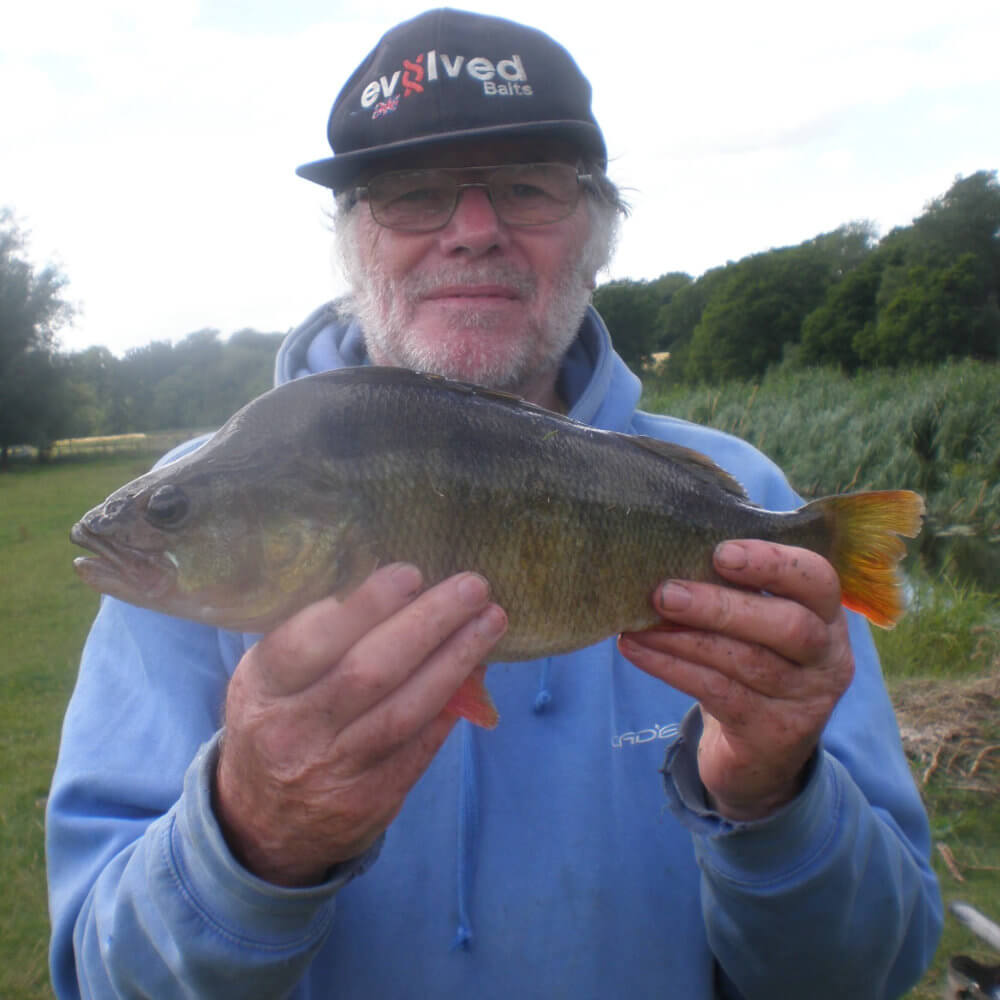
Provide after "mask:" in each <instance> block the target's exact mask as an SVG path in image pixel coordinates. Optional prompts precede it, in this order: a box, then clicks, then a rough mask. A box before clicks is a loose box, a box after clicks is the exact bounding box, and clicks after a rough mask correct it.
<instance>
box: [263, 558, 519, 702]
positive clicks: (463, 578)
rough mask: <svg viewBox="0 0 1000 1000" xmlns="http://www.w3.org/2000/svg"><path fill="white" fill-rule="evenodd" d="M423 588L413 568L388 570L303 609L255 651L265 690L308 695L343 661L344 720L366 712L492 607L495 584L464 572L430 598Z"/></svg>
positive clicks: (492, 620)
mask: <svg viewBox="0 0 1000 1000" xmlns="http://www.w3.org/2000/svg"><path fill="white" fill-rule="evenodd" d="M421 583H422V580H421V576H420V572H419V570H417V568H416V567H414V566H410V565H408V564H396V565H393V566H386V567H384V568H383V569H380V570H378V571H377V572H375V573H373V574H372V576H370V577H369V578H368V579H367V580H366V581H365V582H364V583H363V584H362V585H361V586H360V587H358V589H357V590H356V591H354V592H353V593H352V594H351V595H350V596H349V597H348V598H347V599H346V600H344V601H342V602H341V601H338V600H337V599H336V598H327V599H326V600H323V601H319V602H318V603H316V604H313V605H311V606H310V607H308V608H306V609H304V610H303V611H302V612H300V613H299V614H298V615H295V616H294V617H293V618H291V619H289V620H288V621H287V622H285V623H284V624H283V625H281V626H279V627H278V628H277V629H275V630H274V631H273V632H272V633H270V635H267V636H265V637H264V638H263V639H262V640H261V641H260V642H259V643H258V644H257V646H255V647H254V649H253V650H252V651H251V652H252V654H253V662H254V668H255V671H256V673H257V674H258V675H259V678H260V681H261V684H262V689H263V690H264V691H266V693H267V694H268V695H270V696H271V697H282V696H287V695H291V694H295V693H298V692H303V691H306V689H308V688H310V687H311V686H312V685H314V684H316V683H317V682H320V681H325V680H327V679H328V677H329V674H330V670H331V667H332V666H333V665H334V664H337V671H336V675H337V685H338V689H342V690H340V691H339V693H340V695H341V699H340V705H339V707H340V711H338V715H339V716H340V717H341V718H347V719H349V718H352V717H354V716H355V715H357V714H359V713H361V712H364V711H365V710H367V709H368V708H369V707H371V706H372V705H373V704H375V703H376V702H378V701H379V700H381V698H382V697H384V696H385V694H386V693H388V692H389V691H391V690H393V689H394V688H396V687H397V686H398V685H399V684H400V683H401V682H402V681H403V680H404V679H405V677H406V676H407V675H408V674H409V673H410V672H411V671H412V670H413V669H414V668H415V667H416V666H418V665H419V664H420V663H421V662H422V660H423V659H424V657H425V656H426V655H427V654H428V653H429V652H430V651H431V650H433V649H435V648H436V647H437V646H439V645H440V644H441V643H442V642H443V641H444V640H445V639H446V638H447V637H448V636H449V635H450V634H451V633H452V632H454V631H455V630H456V629H458V628H459V627H460V626H462V625H464V624H466V623H467V622H469V621H470V620H471V619H472V618H473V617H474V616H476V615H478V614H480V613H482V612H484V611H486V610H487V604H488V600H489V585H488V584H487V582H486V581H485V580H484V579H483V578H482V577H481V576H479V575H478V574H475V573H462V574H459V575H457V576H455V577H452V578H450V579H448V580H445V581H443V582H442V583H440V584H438V585H437V586H436V587H433V588H431V589H430V590H428V591H426V592H425V593H421V592H420V591H421ZM498 613H499V614H500V616H501V617H502V612H500V611H499V608H495V606H494V610H493V611H490V612H489V613H488V614H487V615H486V618H487V621H488V622H489V623H491V624H493V625H494V626H497V624H498V620H497V616H498ZM494 630H495V628H494ZM489 631H490V630H489V629H488V628H487V629H486V632H487V633H488V632H489ZM496 638H499V635H497V636H496ZM484 655H485V654H484ZM467 672H468V670H466V673H467ZM460 682H461V678H459V679H458V681H456V683H460Z"/></svg>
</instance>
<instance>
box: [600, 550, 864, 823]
mask: <svg viewBox="0 0 1000 1000" xmlns="http://www.w3.org/2000/svg"><path fill="white" fill-rule="evenodd" d="M715 567H716V570H717V571H718V572H719V574H720V575H721V576H723V577H725V578H726V579H727V580H731V581H732V582H733V583H734V584H736V585H737V586H739V587H741V588H748V589H741V590H734V589H730V588H728V587H722V586H716V585H713V584H706V583H690V582H684V581H667V583H666V584H664V585H663V587H661V588H660V589H659V590H657V592H656V594H655V595H654V606H655V607H656V609H657V611H659V612H660V614H662V615H663V617H664V619H665V623H664V625H663V626H654V627H653V628H651V629H648V630H646V631H644V632H635V633H629V634H627V635H623V636H622V637H621V639H620V641H619V644H620V648H621V651H622V653H623V654H624V655H625V656H626V657H627V658H628V659H629V660H631V661H632V662H633V663H634V664H635V665H636V666H638V667H640V668H641V669H642V670H645V671H646V672H647V673H648V674H651V675H652V676H654V677H658V678H660V680H663V681H665V682H666V683H667V684H670V685H671V686H672V687H675V688H678V689H679V690H681V691H685V692H687V693H688V694H689V695H691V696H692V697H693V698H697V699H698V701H699V702H700V703H701V709H702V715H703V718H704V730H703V732H702V737H701V743H700V745H699V747H698V770H699V773H700V775H701V780H702V784H704V786H705V788H706V790H707V791H708V794H709V797H710V800H711V804H712V806H713V808H714V809H716V810H717V811H718V812H719V813H720V814H721V815H723V816H726V817H728V818H729V819H734V820H752V819H760V818H763V817H764V816H767V815H769V814H770V813H772V812H774V811H775V810H777V809H778V808H780V807H781V806H782V805H784V804H785V803H786V802H788V801H790V800H791V799H792V798H793V797H794V796H795V795H796V794H797V792H798V791H799V787H800V782H801V776H802V771H803V768H804V767H805V765H806V763H807V762H808V760H809V758H810V756H811V755H812V753H813V751H814V750H815V748H816V746H817V744H818V742H819V738H820V734H821V732H822V731H823V727H824V726H825V725H826V722H827V720H828V719H829V717H830V714H831V713H832V712H833V709H834V706H835V705H836V704H837V701H838V700H839V699H840V696H841V695H842V694H843V693H844V691H845V690H846V689H847V687H848V685H849V684H850V683H851V678H852V677H853V675H854V658H853V655H852V653H851V647H850V642H849V640H848V635H847V621H846V619H845V617H844V612H843V609H842V608H841V606H840V583H839V580H838V579H837V574H836V572H835V571H834V569H833V567H832V566H831V565H830V564H829V563H828V562H827V561H826V560H825V559H823V558H822V557H821V556H818V555H816V554H815V553H813V552H809V551H807V550H805V549H798V548H792V547H789V546H783V545H775V544H773V543H771V542H763V541H736V542H727V543H724V544H723V545H720V546H719V547H718V549H717V550H716V553H715ZM762 591H766V593H762Z"/></svg>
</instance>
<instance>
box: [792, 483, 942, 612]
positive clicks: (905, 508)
mask: <svg viewBox="0 0 1000 1000" xmlns="http://www.w3.org/2000/svg"><path fill="white" fill-rule="evenodd" d="M809 506H810V507H813V506H815V507H817V508H823V509H824V510H825V512H826V513H827V514H828V516H829V517H830V520H831V522H832V524H833V546H832V548H831V551H830V556H829V558H830V562H831V563H832V564H833V568H834V569H835V570H836V571H837V573H838V574H839V576H840V589H841V599H842V600H843V602H844V605H845V606H846V607H848V608H850V609H851V610H852V611H858V612H860V613H861V614H863V615H864V616H865V617H866V618H868V620H869V621H871V622H872V623H873V624H875V625H879V626H881V627H882V628H892V627H893V626H894V625H895V624H896V622H897V621H899V619H900V618H902V616H903V612H904V611H905V610H906V604H905V601H904V600H903V592H902V586H901V584H900V579H899V576H898V575H897V573H896V567H897V565H898V564H899V561H900V560H901V559H902V558H903V556H904V555H906V546H905V544H904V543H903V541H902V539H901V538H900V537H899V536H900V535H905V536H906V537H907V538H915V537H916V536H917V535H918V534H919V533H920V528H921V525H922V523H923V515H924V501H923V498H922V497H920V496H919V495H918V494H917V493H913V492H911V491H910V490H884V491H881V492H878V491H876V492H871V493H845V494H842V495H841V496H835V497H824V498H823V499H822V500H814V501H813V503H812V504H809Z"/></svg>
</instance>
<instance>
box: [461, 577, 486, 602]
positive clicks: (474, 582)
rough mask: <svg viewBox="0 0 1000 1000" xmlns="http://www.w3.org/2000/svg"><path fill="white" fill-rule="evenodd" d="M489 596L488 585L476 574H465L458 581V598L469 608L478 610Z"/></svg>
mask: <svg viewBox="0 0 1000 1000" xmlns="http://www.w3.org/2000/svg"><path fill="white" fill-rule="evenodd" d="M489 595H490V585H489V584H488V583H487V582H486V580H485V578H484V577H481V576H480V575H479V574H478V573H466V574H465V576H463V577H462V579H461V580H459V581H458V598H459V600H460V601H461V602H462V603H463V604H465V605H467V606H468V607H470V608H478V607H479V605H481V604H482V603H483V601H485V600H486V598H487V597H489Z"/></svg>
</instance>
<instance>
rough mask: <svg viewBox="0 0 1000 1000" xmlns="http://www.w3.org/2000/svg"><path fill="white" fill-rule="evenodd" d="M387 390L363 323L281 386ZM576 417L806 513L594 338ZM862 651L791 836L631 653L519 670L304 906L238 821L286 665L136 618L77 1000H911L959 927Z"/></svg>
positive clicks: (78, 896)
mask: <svg viewBox="0 0 1000 1000" xmlns="http://www.w3.org/2000/svg"><path fill="white" fill-rule="evenodd" d="M365 360H366V359H365V355H364V347H363V342H362V338H361V334H360V331H359V329H358V326H357V324H356V322H354V321H352V320H351V319H350V317H346V316H341V315H339V314H338V312H337V310H336V308H335V307H334V306H332V305H331V306H324V307H323V308H322V309H320V310H317V311H316V312H315V313H314V314H313V315H312V316H310V317H309V319H308V320H306V322H305V323H304V324H303V325H302V326H301V327H299V328H298V329H297V330H295V331H293V333H292V334H290V335H289V337H288V339H287V340H286V342H285V343H284V345H283V346H282V348H281V350H280V352H279V354H278V359H277V381H278V382H284V381H286V380H288V379H291V378H296V377H298V376H301V375H304V374H307V373H309V372H313V371H319V370H323V369H327V368H333V367H340V366H343V365H353V364H363V363H365ZM560 390H561V392H562V394H563V398H564V399H566V400H567V401H568V402H569V403H570V404H571V415H572V416H573V417H575V418H576V419H578V420H582V421H585V422H587V423H589V424H592V425H594V426H596V427H602V428H607V429H611V430H616V431H626V432H635V433H642V434H649V435H653V436H656V437H660V438H663V439H668V440H671V441H675V442H678V443H680V444H683V445H687V446H689V447H692V448H695V449H697V450H699V451H702V452H704V453H706V454H708V455H709V456H711V457H712V458H713V459H714V460H715V461H716V462H718V463H719V464H720V465H722V466H723V467H725V468H726V469H728V470H729V471H730V472H731V473H732V474H733V475H734V476H735V477H736V478H737V479H738V480H740V481H741V482H742V483H743V484H744V485H745V486H746V488H747V490H748V492H749V494H750V496H751V497H752V498H753V499H754V500H755V501H756V502H757V503H760V504H763V505H764V506H767V507H770V508H774V509H788V508H790V507H794V506H797V505H798V503H799V500H798V498H797V497H796V496H795V494H794V493H793V492H792V490H791V489H790V488H789V486H788V484H787V483H786V481H785V479H784V477H783V476H782V475H781V473H780V471H779V470H778V469H777V468H776V467H775V466H774V465H773V464H772V463H771V462H769V461H768V460H767V459H766V458H764V457H763V456H762V455H761V454H760V453H759V452H757V451H755V450H754V449H753V448H751V447H750V446H749V445H747V444H746V443H745V442H742V441H740V440H738V439H736V438H733V437H730V436H728V435H725V434H722V433H719V432H718V431H714V430H710V429H707V428H704V427H699V426H696V425H693V424H689V423H686V422H684V421H680V420H676V419H672V418H670V417H663V416H654V415H651V414H647V413H643V412H641V411H639V410H637V409H636V404H637V402H638V398H639V392H640V385H639V381H638V379H637V378H636V377H635V375H633V374H632V373H631V372H630V371H629V370H628V368H627V367H626V366H625V365H624V363H623V362H622V361H621V359H620V358H619V357H618V356H617V355H616V354H615V353H614V351H613V350H612V347H611V342H610V339H609V337H608V333H607V331H606V329H605V327H604V324H603V323H602V322H601V320H600V317H599V316H598V315H597V314H596V313H595V312H593V311H592V310H591V311H590V312H589V313H588V315H587V317H586V319H585V321H584V323H583V326H582V328H581V332H580V336H579V338H578V339H577V341H576V343H575V344H574V346H573V348H572V349H571V351H570V353H569V355H568V356H567V359H566V363H565V364H564V366H563V369H562V371H561V375H560ZM850 629H851V636H852V641H853V645H854V655H855V658H856V663H857V669H856V676H855V679H854V682H853V684H852V685H851V687H850V689H849V690H848V691H847V693H846V694H845V696H844V697H843V699H842V700H841V702H840V703H839V705H838V706H837V708H836V710H835V711H834V713H833V717H832V718H831V720H830V722H829V725H828V726H827V729H826V732H825V733H824V736H823V741H822V747H821V749H820V751H819V752H818V753H817V754H816V755H815V756H814V758H813V761H812V763H811V765H810V769H809V776H808V780H807V782H806V784H805V787H804V788H803V791H802V792H801V794H800V795H799V796H798V797H797V798H796V799H795V800H794V801H793V802H791V803H790V804H788V805H787V806H785V807H784V808H783V809H782V810H781V811H780V812H779V813H778V814H776V815H774V816H771V817H770V818H768V819H765V820H762V821H758V822H753V823H731V822H727V821H725V820H724V819H722V818H721V817H719V816H718V815H717V814H715V813H713V812H712V811H711V810H709V809H708V808H707V807H706V805H705V799H704V794H703V790H702V787H701V784H700V782H699V780H698V776H697V767H696V763H695V756H694V749H695V748H696V746H697V742H698V735H699V731H700V724H701V720H700V714H699V712H698V709H697V706H694V705H692V701H691V699H690V698H689V697H688V696H687V695H684V694H682V693H680V692H678V691H675V690H673V689H672V688H670V687H668V686H667V685H665V684H663V683H661V682H659V681H657V680H655V679H653V678H651V677H649V676H647V675H646V674H644V673H643V672H641V671H639V670H637V669H636V668H635V667H633V666H632V665H631V664H630V663H628V662H627V661H626V660H624V659H623V658H622V657H621V656H620V654H619V653H618V652H617V650H616V648H615V643H614V641H613V640H608V641H606V642H602V643H599V644H597V645H595V646H592V647H589V648H587V649H584V650H581V651H579V652H576V653H572V654H568V655H565V656H556V657H551V658H550V659H547V660H544V661H539V662H535V663H514V664H496V665H494V666H492V667H491V668H490V670H489V673H488V676H487V685H488V687H489V688H490V690H491V692H492V695H493V698H494V700H495V701H496V704H497V706H498V708H499V711H500V715H501V724H500V726H499V727H498V728H497V729H496V730H495V731H492V732H486V731H483V730H477V729H475V728H474V727H472V726H470V725H469V724H468V723H465V722H461V723H460V724H459V725H458V726H457V727H456V728H455V730H454V731H453V732H452V734H451V736H450V738H449V740H448V742H447V743H446V744H445V745H444V747H443V748H442V750H441V751H440V753H439V754H438V755H437V757H436V758H435V759H434V761H433V762H432V764H431V766H430V768H429V769H428V770H427V772H426V773H425V774H424V776H423V777H422V778H421V779H420V781H419V782H418V783H417V785H416V786H415V787H414V789H413V790H412V792H411V794H410V795H409V797H408V798H407V800H406V802H405V804H404V806H403V809H402V811H401V812H400V814H399V816H398V818H397V819H396V820H395V821H394V822H393V824H392V825H391V826H390V828H389V829H388V830H387V831H386V834H385V836H384V838H383V840H382V841H381V842H380V844H378V845H376V847H375V848H373V849H372V850H371V851H369V852H368V854H367V855H365V856H364V857H362V858H359V859H356V861H355V862H353V863H349V864H345V865H341V866H338V868H337V869H335V870H334V871H333V872H331V876H330V878H329V880H328V881H327V882H325V883H324V884H322V885H318V886H315V887H313V888H307V889H285V888H280V887H278V886H274V885H271V884H268V883H265V882H263V881H261V880H259V879H257V878H255V877H254V876H253V875H251V874H250V873H248V872H247V871H245V870H244V869H243V868H241V866H240V865H239V863H238V862H237V861H236V860H234V858H233V857H232V855H231V854H230V853H229V851H228V849H227V847H226V845H225V842H224V840H223V838H222V836H221V834H220V831H219V828H218V825H217V824H216V821H215V818H214V816H213V814H212V809H211V783H212V775H213V770H214V766H215V762H216V760H217V752H218V739H219V727H220V717H221V708H222V705H223V701H224V697H225V688H226V683H227V681H228V679H229V677H230V675H231V674H232V672H233V670H234V669H235V667H236V665H237V663H238V662H239V659H240V657H241V656H242V655H243V653H244V652H245V650H246V649H247V648H248V647H249V646H250V645H251V644H252V643H253V642H254V641H255V639H256V638H257V637H255V636H248V635H239V634H234V633H231V632H226V631H220V630H218V629H214V628H210V627H207V626H203V625H197V624H192V623H190V622H185V621H180V620H178V619H175V618H170V617H167V616H164V615H160V614H156V613H153V612H150V611H145V610H141V609H139V608H135V607H132V606H130V605H127V604H124V603H122V602H120V601H117V600H114V599H110V598H106V599H104V600H103V601H102V605H101V610H100V613H99V614H98V616H97V619H96V621H95V623H94V626H93V630H92V632H91V634H90V637H89V639H88V641H87V644H86V648H85V650H84V654H83V660H82V663H81V667H80V674H79V679H78V681H77V685H76V689H75V691H74V693H73V697H72V700H71V702H70V705H69V709H68V712H67V716H66V721H65V725H64V729H63V736H62V746H61V750H60V754H59V762H58V765H57V768H56V773H55V777H54V779H53V785H52V791H51V796H50V798H49V805H48V818H47V819H48V821H47V841H48V842H47V847H48V864H49V883H50V909H51V916H52V924H53V939H52V951H51V967H52V977H53V982H54V984H55V988H56V992H57V994H58V995H59V996H60V997H63V998H67V997H77V996H86V997H123V996H148V997H153V998H155V1000H168V998H172V997H192V998H207V997H241V998H251V997H279V996H293V997H297V998H318V997H331V998H334V997H336V998H359V1000H360V998H365V1000H371V998H386V1000H388V998H397V997H398V998H405V997H421V998H423V997H428V996H434V997H455V998H459V997H460V998H468V997H475V998H477V1000H492V998H497V1000H500V998H503V1000H509V998H512V997H517V998H533V997H539V998H541V997H545V998H551V997H563V996H565V997H576V998H580V997H583V998H587V997H593V998H598V997H600V998H608V997H636V998H639V997H642V998H646V997H678V998H685V1000H699V998H706V1000H707V998H710V997H713V996H726V997H740V996H742V997H744V998H746V1000H755V998H767V1000H774V998H777V997H782V998H783V997H809V998H812V1000H823V998H837V1000H844V998H848V997H849V998H852V1000H858V998H866V997H872V998H876V997H895V996H899V995H900V994H902V993H903V992H904V991H905V990H906V989H907V988H908V987H909V986H910V985H911V984H912V983H913V982H914V981H915V980H916V979H917V978H919V976H920V974H921V972H922V971H923V969H924V968H925V967H926V965H927V964H928V963H929V961H930V959H931V957H932V955H933V952H934V948H935V946H936V943H937V939H938V934H939V931H940V925H941V905H940V899H939V894H938V888H937V884H936V882H935V879H934V875H933V874H932V872H931V870H930V866H929V864H928V855H929V849H930V844H929V831H928V826H927V820H926V816H925V814H924V810H923V808H922V806H921V802H920V798H919V796H918V794H917V791H916V789H915V787H914V784H913V781H912V779H911V776H910V773H909V769H908V767H907V763H906V760H905V758H904V755H903V752H902V748H901V746H900V740H899V735H898V731H897V728H896V722H895V718H894V715H893V712H892V708H891V706H890V703H889V699H888V697H887V695H886V691H885V687H884V685H883V682H882V677H881V673H880V669H879V665H878V661H877V658H876V654H875V650H874V647H873V645H872V641H871V637H870V635H869V633H868V629H867V625H866V623H865V622H863V621H862V620H859V619H858V618H857V617H856V616H854V615H852V616H851V622H850ZM665 755H666V767H665V768H664V756H665ZM661 770H663V772H664V773H662V774H661ZM664 782H665V785H666V788H664Z"/></svg>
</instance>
